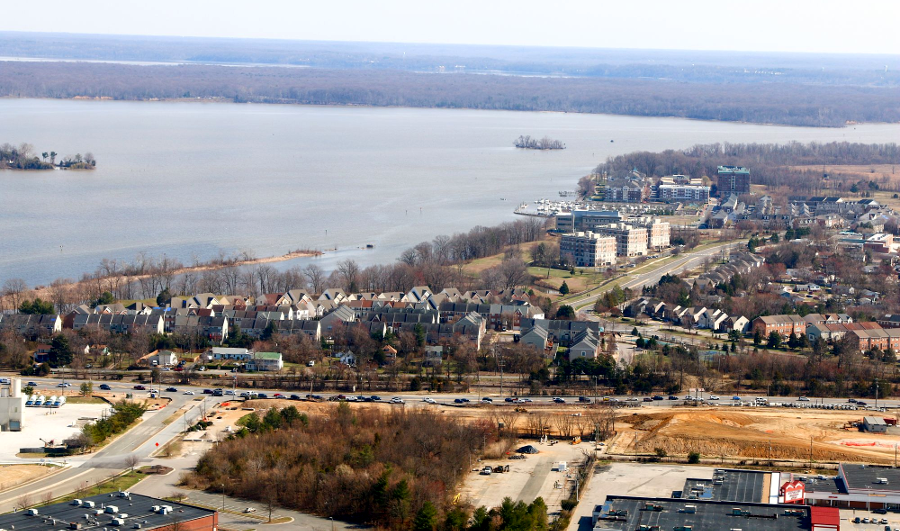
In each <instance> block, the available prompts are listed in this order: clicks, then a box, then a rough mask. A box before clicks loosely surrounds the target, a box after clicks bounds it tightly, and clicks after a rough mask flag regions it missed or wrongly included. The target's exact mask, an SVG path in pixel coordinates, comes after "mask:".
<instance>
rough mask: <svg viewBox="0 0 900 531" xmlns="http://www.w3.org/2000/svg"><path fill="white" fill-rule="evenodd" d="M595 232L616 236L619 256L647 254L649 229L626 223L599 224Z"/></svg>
mask: <svg viewBox="0 0 900 531" xmlns="http://www.w3.org/2000/svg"><path fill="white" fill-rule="evenodd" d="M594 232H596V233H598V234H602V235H604V236H615V238H616V254H617V255H618V256H641V255H645V254H647V238H648V236H647V234H648V231H647V229H645V228H643V227H632V226H630V225H626V224H624V223H615V224H612V225H603V226H598V227H596V228H595V229H594Z"/></svg>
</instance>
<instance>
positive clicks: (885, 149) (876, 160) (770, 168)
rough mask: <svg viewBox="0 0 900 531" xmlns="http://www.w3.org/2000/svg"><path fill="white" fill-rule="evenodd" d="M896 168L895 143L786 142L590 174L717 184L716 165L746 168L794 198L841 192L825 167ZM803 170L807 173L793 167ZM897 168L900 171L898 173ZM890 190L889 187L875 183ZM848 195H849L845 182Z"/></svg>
mask: <svg viewBox="0 0 900 531" xmlns="http://www.w3.org/2000/svg"><path fill="white" fill-rule="evenodd" d="M843 164H846V165H875V164H898V165H900V146H898V145H897V144H893V143H892V144H857V143H849V142H830V143H827V144H821V143H816V142H813V143H809V144H803V143H800V142H790V143H787V144H729V143H727V142H726V143H722V144H718V143H717V144H703V145H695V146H693V147H691V148H688V149H684V150H674V149H669V150H666V151H662V152H650V151H636V152H633V153H628V154H625V155H618V156H616V157H610V158H608V159H607V160H606V161H605V162H603V163H601V164H600V165H598V166H597V168H596V169H595V170H594V173H595V174H600V175H603V174H606V175H610V176H615V175H624V174H627V173H629V172H631V171H632V170H633V169H637V170H638V171H639V172H641V173H643V174H645V175H647V176H650V177H662V176H665V175H675V174H682V175H687V176H690V177H698V178H700V177H711V178H712V179H713V182H715V177H716V175H717V168H718V166H720V165H734V166H744V167H747V168H749V169H750V177H751V182H752V183H753V184H764V185H767V186H770V187H773V188H778V187H785V188H787V189H788V192H789V193H790V194H792V195H800V194H804V193H807V194H813V193H817V192H818V191H820V190H822V189H823V188H825V187H830V185H829V182H828V181H829V179H830V180H832V181H838V182H835V183H834V185H833V188H834V189H837V190H841V189H842V188H843V187H844V185H845V183H843V182H841V178H842V176H841V175H828V176H826V175H824V174H823V172H822V171H821V169H820V168H815V166H824V165H843ZM797 166H807V167H808V168H805V169H803V168H796V167H797ZM898 169H900V168H898ZM876 184H877V185H878V186H882V185H885V187H887V186H890V183H876ZM579 187H580V188H581V191H582V193H585V192H587V191H588V190H589V189H591V188H592V185H591V184H590V177H588V178H584V179H582V181H581V182H580V183H579ZM846 191H850V184H849V183H847V186H846Z"/></svg>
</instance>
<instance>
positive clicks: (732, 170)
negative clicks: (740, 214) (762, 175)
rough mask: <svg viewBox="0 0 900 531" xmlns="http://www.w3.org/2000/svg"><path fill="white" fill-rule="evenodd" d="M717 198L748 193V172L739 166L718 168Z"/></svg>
mask: <svg viewBox="0 0 900 531" xmlns="http://www.w3.org/2000/svg"><path fill="white" fill-rule="evenodd" d="M718 173H719V181H718V190H719V191H718V193H719V197H728V196H729V195H731V194H736V195H740V194H749V193H750V170H748V169H747V168H742V167H740V166H719V172H718Z"/></svg>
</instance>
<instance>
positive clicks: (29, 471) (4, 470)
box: [0, 465, 58, 492]
mask: <svg viewBox="0 0 900 531" xmlns="http://www.w3.org/2000/svg"><path fill="white" fill-rule="evenodd" d="M56 470H58V468H57V467H54V466H43V465H5V466H0V478H2V479H0V492H2V491H4V490H6V489H10V488H12V487H18V486H20V485H22V484H23V483H27V482H29V481H32V480H34V479H38V478H42V477H44V476H46V475H48V474H51V473H52V472H54V471H56Z"/></svg>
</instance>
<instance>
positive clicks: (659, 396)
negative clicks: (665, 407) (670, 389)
mask: <svg viewBox="0 0 900 531" xmlns="http://www.w3.org/2000/svg"><path fill="white" fill-rule="evenodd" d="M653 400H665V398H664V397H663V396H662V395H654V396H653Z"/></svg>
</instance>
